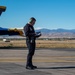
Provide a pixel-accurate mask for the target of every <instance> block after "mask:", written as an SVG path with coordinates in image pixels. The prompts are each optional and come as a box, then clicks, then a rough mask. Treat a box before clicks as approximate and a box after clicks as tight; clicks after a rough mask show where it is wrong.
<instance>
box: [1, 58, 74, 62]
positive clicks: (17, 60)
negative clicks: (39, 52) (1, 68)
mask: <svg viewBox="0 0 75 75" xmlns="http://www.w3.org/2000/svg"><path fill="white" fill-rule="evenodd" d="M0 62H26V59H17V58H16V59H0ZM33 62H49V63H50V62H51V63H57V62H59V63H62V62H64V63H73V62H75V60H59V59H57V60H55V59H51V60H50V59H33Z"/></svg>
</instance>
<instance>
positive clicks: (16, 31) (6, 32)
mask: <svg viewBox="0 0 75 75" xmlns="http://www.w3.org/2000/svg"><path fill="white" fill-rule="evenodd" d="M5 11H6V6H0V16H1V14H2V12H5ZM0 35H10V36H11V35H20V36H23V35H24V34H23V31H22V30H20V29H16V28H14V29H9V28H2V27H0Z"/></svg>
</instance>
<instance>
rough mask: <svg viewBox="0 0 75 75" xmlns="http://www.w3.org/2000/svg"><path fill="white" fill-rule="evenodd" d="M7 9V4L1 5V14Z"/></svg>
mask: <svg viewBox="0 0 75 75" xmlns="http://www.w3.org/2000/svg"><path fill="white" fill-rule="evenodd" d="M5 11H6V7H5V6H0V16H1V14H2V12H5Z"/></svg>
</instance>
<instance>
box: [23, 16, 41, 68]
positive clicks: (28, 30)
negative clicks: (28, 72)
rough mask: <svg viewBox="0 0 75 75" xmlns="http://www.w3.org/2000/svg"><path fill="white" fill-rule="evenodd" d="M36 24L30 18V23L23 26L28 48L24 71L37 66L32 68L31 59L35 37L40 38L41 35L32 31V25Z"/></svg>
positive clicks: (34, 20) (33, 19)
mask: <svg viewBox="0 0 75 75" xmlns="http://www.w3.org/2000/svg"><path fill="white" fill-rule="evenodd" d="M35 22H36V19H35V18H34V17H31V18H30V21H29V22H28V23H27V24H26V25H25V26H24V33H25V36H26V44H27V47H28V50H29V51H28V55H27V63H26V69H35V68H37V66H34V65H33V63H32V58H33V55H34V52H35V45H36V43H35V40H36V37H39V36H41V33H39V34H38V35H37V34H36V33H35V30H34V27H33V26H34V24H35Z"/></svg>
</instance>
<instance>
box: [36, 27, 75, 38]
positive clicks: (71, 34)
mask: <svg viewBox="0 0 75 75" xmlns="http://www.w3.org/2000/svg"><path fill="white" fill-rule="evenodd" d="M38 31H40V32H41V33H42V36H41V37H43V38H75V29H71V30H68V29H61V28H60V29H45V28H43V29H37V30H36V32H38Z"/></svg>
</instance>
